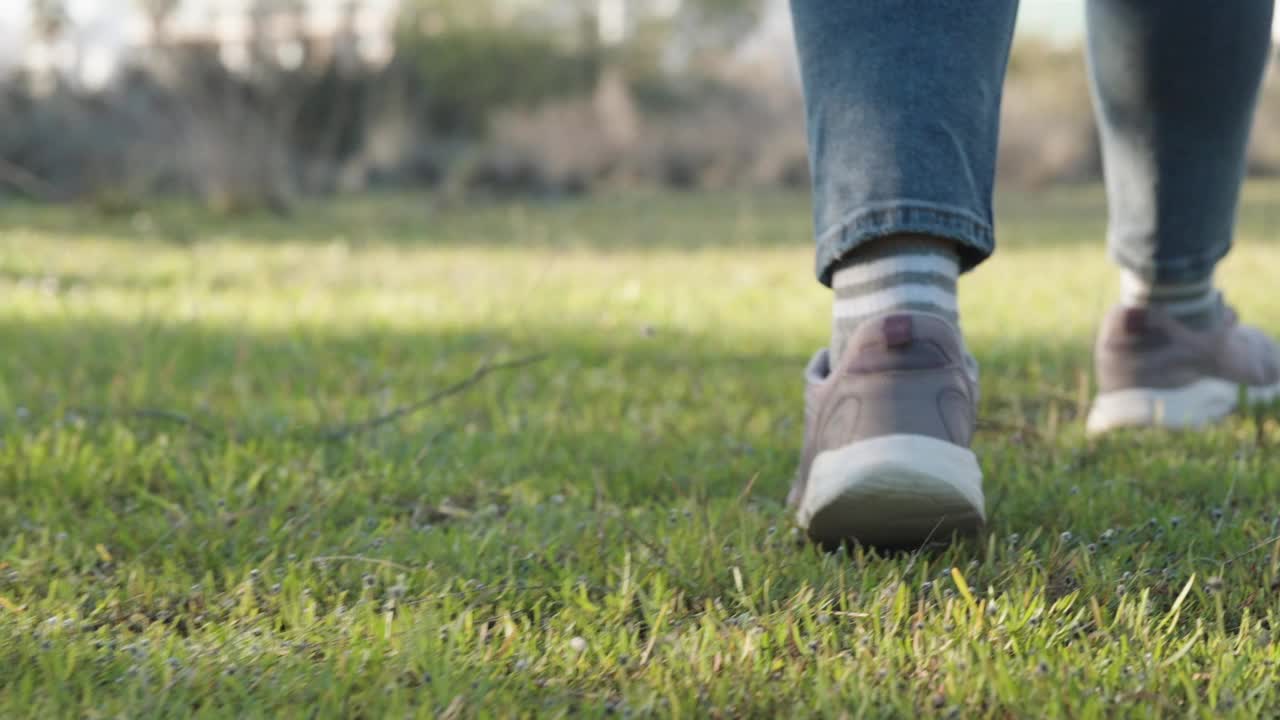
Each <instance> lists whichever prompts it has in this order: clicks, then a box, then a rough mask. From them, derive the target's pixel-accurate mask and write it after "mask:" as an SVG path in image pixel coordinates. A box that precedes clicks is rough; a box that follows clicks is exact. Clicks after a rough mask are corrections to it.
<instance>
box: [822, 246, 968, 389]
mask: <svg viewBox="0 0 1280 720" xmlns="http://www.w3.org/2000/svg"><path fill="white" fill-rule="evenodd" d="M959 276H960V259H959V257H957V255H956V252H955V246H954V245H953V244H952V243H950V242H948V241H946V240H940V239H934V238H927V237H894V238H886V239H885V240H881V241H877V242H875V243H872V244H871V245H869V246H865V247H863V248H859V249H857V250H855V251H854V252H852V253H850V254H849V255H848V256H846V257H845V259H844V260H843V261H842V262H841V264H840V265H839V267H837V268H836V271H835V274H834V275H833V276H832V281H831V286H832V289H834V290H835V304H834V305H833V306H832V320H831V353H832V359H831V362H832V364H835V363H838V362H839V361H840V358H841V357H842V356H843V354H844V348H845V343H846V342H848V339H849V338H850V337H851V336H852V335H853V333H854V331H855V330H857V328H858V326H859V325H861V324H862V323H863V322H864V321H866V320H867V319H869V318H872V317H875V316H877V315H883V314H885V313H890V312H894V311H910V312H927V313H932V314H934V315H939V316H941V317H943V318H946V319H947V320H948V321H950V322H951V323H952V324H954V325H956V326H957V327H959V324H960V314H959V309H958V306H957V304H956V280H957V279H958V278H959Z"/></svg>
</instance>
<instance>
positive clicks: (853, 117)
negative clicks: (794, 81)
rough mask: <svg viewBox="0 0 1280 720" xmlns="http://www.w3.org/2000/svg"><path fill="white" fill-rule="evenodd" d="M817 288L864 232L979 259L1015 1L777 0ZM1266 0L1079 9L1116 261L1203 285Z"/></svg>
mask: <svg viewBox="0 0 1280 720" xmlns="http://www.w3.org/2000/svg"><path fill="white" fill-rule="evenodd" d="M791 4H792V14H793V16H794V18H795V31H796V42H797V46H798V48H799V51H800V66H801V74H802V76H803V80H804V88H805V109H806V113H807V117H808V127H809V154H810V161H811V162H810V164H811V168H812V173H813V185H814V221H815V226H816V231H817V240H818V257H817V271H818V277H819V279H820V280H821V281H822V282H824V283H828V284H829V283H830V280H831V274H832V272H833V270H834V266H835V265H836V263H838V261H839V260H840V259H841V258H842V257H843V256H844V255H845V254H847V253H848V252H849V251H851V250H852V249H854V248H856V247H858V246H859V245H861V244H863V243H865V242H868V241H870V240H874V239H877V238H882V237H888V236H893V235H899V234H922V235H932V236H937V237H943V238H949V239H951V240H954V241H955V242H956V243H957V245H958V247H959V248H960V253H961V259H962V263H963V266H964V269H966V270H968V269H970V268H972V267H974V266H975V265H977V264H978V263H980V262H982V261H983V260H984V259H986V258H987V257H988V256H989V255H990V254H991V253H992V251H993V250H994V249H995V238H994V232H993V223H992V212H991V194H992V185H993V182H994V177H995V160H996V147H997V136H998V133H999V121H1000V95H1001V86H1002V84H1003V82H1004V73H1005V66H1006V64H1007V62H1008V57H1009V45H1010V41H1011V38H1012V35H1013V26H1014V19H1015V16H1016V14H1017V7H1018V2H1017V0H792V3H791ZM1271 13H1272V0H1229V1H1226V2H1209V1H1208V0H1088V7H1087V14H1088V31H1089V39H1088V51H1089V69H1090V76H1091V80H1092V87H1093V96H1094V107H1095V110H1096V113H1097V117H1098V123H1099V127H1100V132H1101V138H1102V149H1103V160H1104V166H1105V168H1106V180H1107V190H1108V200H1109V205H1110V232H1109V241H1110V242H1109V244H1110V248H1111V254H1112V257H1113V258H1114V259H1115V261H1116V262H1117V263H1119V264H1120V265H1121V266H1123V267H1125V268H1127V269H1129V270H1132V271H1133V272H1135V273H1138V274H1139V275H1142V276H1144V277H1146V278H1147V279H1149V280H1153V281H1157V282H1192V281H1196V280H1201V279H1203V278H1205V277H1208V276H1209V275H1210V274H1211V273H1212V272H1213V267H1214V265H1216V264H1217V262H1218V261H1219V260H1220V259H1221V258H1222V256H1224V255H1225V254H1226V253H1227V251H1228V250H1229V249H1230V247H1231V239H1232V233H1233V229H1234V224H1235V211H1236V204H1237V201H1238V199H1239V194H1240V183H1241V180H1242V178H1243V175H1244V168H1245V151H1246V146H1247V144H1248V139H1249V129H1250V125H1251V124H1252V115H1253V108H1254V105H1255V103H1256V99H1257V94H1258V86H1259V84H1260V82H1261V78H1262V73H1263V70H1264V68H1265V66H1266V62H1267V57H1268V49H1269V47H1270V37H1271Z"/></svg>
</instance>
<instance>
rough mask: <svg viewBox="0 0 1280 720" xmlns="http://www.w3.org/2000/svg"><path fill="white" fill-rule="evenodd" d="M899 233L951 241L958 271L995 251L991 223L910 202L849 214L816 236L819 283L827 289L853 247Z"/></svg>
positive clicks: (957, 211)
mask: <svg viewBox="0 0 1280 720" xmlns="http://www.w3.org/2000/svg"><path fill="white" fill-rule="evenodd" d="M903 234H913V235H929V236H931V237H940V238H945V239H947V240H954V241H955V242H956V243H957V245H958V247H959V251H960V270H961V272H968V271H969V270H972V269H973V268H975V267H977V266H978V265H979V264H980V263H981V262H982V261H983V260H986V259H987V258H988V257H990V256H991V253H992V252H993V251H994V250H995V233H994V232H993V230H992V227H991V223H990V222H987V221H985V220H982V219H980V218H979V217H977V216H975V215H974V214H973V213H972V212H970V211H968V210H964V209H961V208H952V207H947V206H944V205H933V204H928V203H913V202H897V203H891V204H885V205H879V206H875V207H869V208H863V209H860V210H858V211H856V212H854V213H851V214H850V215H848V216H846V217H845V218H844V219H843V220H842V221H841V222H840V223H838V224H837V225H834V226H832V227H830V228H828V229H826V230H825V231H823V232H821V234H819V236H818V258H817V274H818V280H819V282H821V283H822V284H823V285H827V286H830V285H831V276H832V274H834V273H835V267H836V264H837V263H839V262H840V260H841V258H843V257H844V256H845V255H847V254H848V253H849V252H850V251H852V250H853V249H854V248H857V247H858V246H860V245H862V244H864V243H867V242H870V241H872V240H876V239H878V238H882V237H888V236H890V235H903Z"/></svg>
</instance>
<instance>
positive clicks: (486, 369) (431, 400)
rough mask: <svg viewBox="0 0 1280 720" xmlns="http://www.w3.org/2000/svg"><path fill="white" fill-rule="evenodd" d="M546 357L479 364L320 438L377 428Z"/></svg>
mask: <svg viewBox="0 0 1280 720" xmlns="http://www.w3.org/2000/svg"><path fill="white" fill-rule="evenodd" d="M546 358H547V355H546V353H539V354H537V355H530V356H528V357H524V358H520V359H519V360H512V361H510V362H504V363H495V364H493V365H489V364H484V365H481V366H480V367H478V368H476V370H475V372H473V373H471V374H470V375H468V376H467V377H466V378H464V379H462V380H459V381H458V382H456V383H454V384H453V385H450V386H449V387H447V388H444V389H443V390H440V391H439V392H436V393H434V394H433V395H431V396H430V397H428V398H425V399H423V400H419V401H418V402H415V403H412V404H410V405H404V406H402V407H398V408H396V409H395V410H392V411H391V412H389V413H386V414H385V415H379V416H377V417H373V418H369V419H368V420H365V421H364V422H360V423H355V424H353V425H346V426H344V427H340V428H334V429H332V430H329V431H328V432H325V433H323V434H322V435H321V438H322V439H324V440H329V441H337V440H345V439H346V438H348V437H351V436H352V435H355V434H357V433H362V432H367V431H369V430H374V429H377V428H379V427H382V426H383V425H387V424H389V423H393V422H395V421H396V420H399V419H401V418H403V417H407V416H409V415H412V414H414V413H416V412H421V411H422V410H425V409H427V408H429V407H431V406H432V405H435V404H436V403H438V402H440V401H441V400H444V399H445V398H448V397H451V396H453V395H457V394H458V393H460V392H463V391H464V390H467V389H469V388H470V387H471V386H473V385H475V384H476V383H478V382H480V381H481V380H483V379H484V378H485V376H487V375H491V374H493V373H495V372H499V371H503V370H515V369H516V368H522V367H527V366H529V365H533V364H534V363H538V362H542V361H543V360H545V359H546Z"/></svg>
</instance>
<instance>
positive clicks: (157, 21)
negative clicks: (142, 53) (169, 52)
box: [139, 0, 182, 47]
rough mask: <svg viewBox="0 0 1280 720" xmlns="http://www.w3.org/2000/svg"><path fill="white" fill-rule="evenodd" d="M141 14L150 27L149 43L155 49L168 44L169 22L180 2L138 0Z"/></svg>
mask: <svg viewBox="0 0 1280 720" xmlns="http://www.w3.org/2000/svg"><path fill="white" fill-rule="evenodd" d="M139 4H140V5H141V6H142V12H143V14H144V15H146V16H147V22H148V23H150V25H151V43H152V45H154V46H156V47H165V46H167V45H168V44H169V20H170V19H171V18H172V17H173V13H174V12H175V11H176V10H177V9H178V7H179V6H180V5H181V4H182V0H139Z"/></svg>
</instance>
